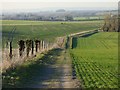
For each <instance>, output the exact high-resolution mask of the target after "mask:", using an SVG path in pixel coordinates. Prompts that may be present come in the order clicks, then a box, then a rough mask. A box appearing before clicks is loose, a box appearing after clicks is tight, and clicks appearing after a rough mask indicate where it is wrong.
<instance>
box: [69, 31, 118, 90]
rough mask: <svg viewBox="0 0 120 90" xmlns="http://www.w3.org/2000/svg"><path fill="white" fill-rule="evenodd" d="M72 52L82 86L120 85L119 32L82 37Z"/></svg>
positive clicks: (107, 86) (112, 86) (103, 86)
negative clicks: (119, 73) (119, 82)
mask: <svg viewBox="0 0 120 90" xmlns="http://www.w3.org/2000/svg"><path fill="white" fill-rule="evenodd" d="M70 52H71V57H72V58H73V65H74V68H75V71H76V74H77V76H78V78H79V80H80V82H81V84H82V88H90V87H93V88H95V87H98V88H117V87H118V33H116V32H106V33H105V32H104V33H103V32H101V33H97V34H94V35H92V36H86V37H80V38H78V39H77V47H76V48H74V49H71V50H70Z"/></svg>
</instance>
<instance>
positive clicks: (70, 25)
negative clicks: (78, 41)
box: [2, 20, 102, 47]
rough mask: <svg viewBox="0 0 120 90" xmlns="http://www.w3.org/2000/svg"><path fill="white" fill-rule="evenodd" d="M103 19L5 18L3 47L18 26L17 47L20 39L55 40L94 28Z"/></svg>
mask: <svg viewBox="0 0 120 90" xmlns="http://www.w3.org/2000/svg"><path fill="white" fill-rule="evenodd" d="M101 23H102V21H81V22H62V21H57V22H52V21H25V20H3V21H2V33H3V37H2V38H3V39H2V40H3V47H4V46H5V42H6V41H7V39H8V36H9V32H10V31H11V30H12V29H13V27H14V26H16V31H15V34H14V40H13V47H17V41H18V40H20V39H42V40H47V41H54V39H55V38H56V37H59V36H65V35H68V34H71V33H76V32H80V31H84V30H93V29H97V28H98V27H100V25H101Z"/></svg>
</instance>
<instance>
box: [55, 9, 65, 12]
mask: <svg viewBox="0 0 120 90" xmlns="http://www.w3.org/2000/svg"><path fill="white" fill-rule="evenodd" d="M56 12H65V10H64V9H58V10H56Z"/></svg>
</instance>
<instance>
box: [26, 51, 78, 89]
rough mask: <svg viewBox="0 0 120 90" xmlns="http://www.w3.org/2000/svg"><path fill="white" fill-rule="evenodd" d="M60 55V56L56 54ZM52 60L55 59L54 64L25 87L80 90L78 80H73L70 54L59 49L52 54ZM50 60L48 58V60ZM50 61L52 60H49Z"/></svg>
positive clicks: (43, 70) (44, 69)
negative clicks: (76, 89)
mask: <svg viewBox="0 0 120 90" xmlns="http://www.w3.org/2000/svg"><path fill="white" fill-rule="evenodd" d="M56 53H58V54H56ZM49 57H51V59H55V63H54V64H49V65H47V67H46V68H43V69H41V70H42V71H40V72H41V73H42V74H39V76H38V77H35V78H33V79H31V82H29V84H28V85H25V87H30V88H78V87H79V86H80V85H79V82H78V81H77V79H72V78H73V76H72V68H71V60H70V56H69V54H68V53H67V52H66V51H65V50H62V49H58V50H56V51H54V52H53V53H51V54H50V56H49ZM47 59H48V58H47ZM49 59H50V58H49Z"/></svg>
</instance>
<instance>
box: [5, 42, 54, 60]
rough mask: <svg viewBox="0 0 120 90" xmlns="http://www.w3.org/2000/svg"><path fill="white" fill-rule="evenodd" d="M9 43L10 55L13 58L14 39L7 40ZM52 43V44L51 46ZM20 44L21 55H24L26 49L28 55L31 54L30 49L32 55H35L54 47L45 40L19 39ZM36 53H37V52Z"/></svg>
mask: <svg viewBox="0 0 120 90" xmlns="http://www.w3.org/2000/svg"><path fill="white" fill-rule="evenodd" d="M7 43H9V44H8V45H9V46H8V47H9V57H10V59H12V56H13V53H12V52H13V51H12V49H13V48H12V41H11V42H7ZM49 45H50V46H49ZM18 46H19V57H23V54H24V52H25V51H26V57H28V56H29V54H30V51H31V55H34V54H36V53H38V52H40V51H45V50H49V49H50V48H51V47H52V44H48V43H47V42H45V41H43V40H19V41H18ZM34 51H35V52H36V53H35V52H34Z"/></svg>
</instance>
